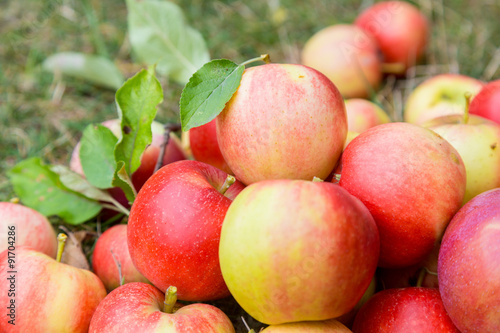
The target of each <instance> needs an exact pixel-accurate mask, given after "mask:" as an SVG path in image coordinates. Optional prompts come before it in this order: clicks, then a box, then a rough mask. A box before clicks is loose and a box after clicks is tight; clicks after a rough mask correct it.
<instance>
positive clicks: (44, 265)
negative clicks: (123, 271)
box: [0, 246, 106, 333]
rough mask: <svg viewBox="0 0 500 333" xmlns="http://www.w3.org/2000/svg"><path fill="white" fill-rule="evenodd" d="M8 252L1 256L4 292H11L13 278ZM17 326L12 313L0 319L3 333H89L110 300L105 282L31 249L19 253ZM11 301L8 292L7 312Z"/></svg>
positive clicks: (2, 298) (0, 279)
mask: <svg viewBox="0 0 500 333" xmlns="http://www.w3.org/2000/svg"><path fill="white" fill-rule="evenodd" d="M7 252H8V251H4V252H2V253H1V254H0V260H1V261H0V288H2V290H5V291H7V290H9V285H10V282H9V281H8V280H7V278H8V277H10V276H11V275H12V274H11V273H9V272H8V271H11V268H9V266H8V264H7ZM15 270H16V271H17V274H16V280H15V283H16V288H15V306H16V321H15V324H16V325H15V326H12V325H10V324H8V320H11V318H9V317H8V316H7V312H8V311H2V313H1V315H0V331H1V332H14V331H15V332H30V333H46V332H72V333H73V332H74V333H76V332H81V333H87V331H88V328H89V324H90V319H91V318H92V315H93V313H94V311H95V309H96V308H97V305H98V304H99V302H100V301H101V300H102V299H103V298H104V297H105V296H106V289H105V288H104V285H103V284H102V282H101V280H100V279H99V278H98V277H97V276H96V275H95V274H94V273H92V272H91V271H88V270H84V269H79V268H76V267H73V266H69V265H66V264H63V263H60V262H57V261H55V260H54V259H52V258H50V257H49V256H47V255H45V254H43V253H41V252H38V251H35V250H33V249H31V248H29V247H25V246H19V247H17V248H16V250H15ZM10 299H12V298H11V297H9V298H8V293H7V292H4V293H2V294H1V295H0V304H2V307H4V306H5V307H4V308H6V307H7V304H9V302H10Z"/></svg>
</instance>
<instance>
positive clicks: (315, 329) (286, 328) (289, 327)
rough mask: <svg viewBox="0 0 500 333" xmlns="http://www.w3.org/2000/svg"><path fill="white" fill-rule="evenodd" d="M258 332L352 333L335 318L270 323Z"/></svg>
mask: <svg viewBox="0 0 500 333" xmlns="http://www.w3.org/2000/svg"><path fill="white" fill-rule="evenodd" d="M260 333H352V331H351V330H350V329H348V328H347V327H345V326H344V324H342V323H340V322H339V321H337V320H335V319H329V320H324V321H304V322H298V323H286V324H279V325H271V326H268V327H266V328H265V329H263V330H262V331H260Z"/></svg>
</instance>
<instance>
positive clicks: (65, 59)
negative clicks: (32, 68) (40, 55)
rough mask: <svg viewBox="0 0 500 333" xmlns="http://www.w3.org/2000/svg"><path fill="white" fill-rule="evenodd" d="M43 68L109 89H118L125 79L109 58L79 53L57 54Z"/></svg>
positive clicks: (47, 60) (46, 60)
mask: <svg viewBox="0 0 500 333" xmlns="http://www.w3.org/2000/svg"><path fill="white" fill-rule="evenodd" d="M42 68H43V69H45V70H47V71H50V72H54V73H55V72H60V73H62V74H66V75H69V76H73V77H76V78H81V79H84V80H87V81H89V82H92V83H93V84H96V85H98V86H102V87H104V88H109V89H114V90H116V89H118V88H120V86H121V85H122V84H123V81H124V78H123V75H122V73H121V72H120V70H119V69H118V68H117V67H116V65H115V64H114V63H113V62H112V61H111V60H109V59H108V58H104V57H100V56H96V55H89V54H83V53H78V52H61V53H56V54H53V55H51V56H50V57H48V58H47V59H45V61H44V62H43V64H42Z"/></svg>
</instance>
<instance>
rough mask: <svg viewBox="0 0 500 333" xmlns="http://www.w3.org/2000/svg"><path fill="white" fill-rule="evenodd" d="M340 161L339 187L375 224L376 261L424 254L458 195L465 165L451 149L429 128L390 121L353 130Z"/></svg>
mask: <svg viewBox="0 0 500 333" xmlns="http://www.w3.org/2000/svg"><path fill="white" fill-rule="evenodd" d="M341 162H342V175H341V177H340V182H339V184H340V186H342V187H343V188H345V189H346V190H347V191H348V192H349V193H351V194H352V195H354V196H355V197H357V198H358V199H360V200H361V201H362V202H363V203H364V204H365V205H366V207H367V208H368V210H369V211H370V213H371V214H372V216H373V217H374V219H375V222H376V223H377V226H378V229H379V233H380V260H379V263H378V265H379V266H381V267H388V268H395V267H405V266H411V265H414V264H417V263H418V262H420V261H421V260H423V259H425V257H427V256H428V255H429V254H430V252H431V251H432V249H433V247H434V244H435V243H436V242H437V241H438V240H439V239H440V238H441V236H442V234H443V233H444V229H445V228H446V225H447V224H448V222H449V221H450V220H451V218H452V217H453V215H454V214H455V213H456V212H457V211H458V209H459V208H460V207H461V204H462V200H463V197H464V193H465V185H466V173H465V166H464V164H463V162H462V160H461V158H460V155H459V153H458V152H457V151H456V150H455V148H453V146H452V145H451V144H449V143H448V142H447V141H446V140H445V139H443V138H441V137H440V136H439V135H438V134H436V133H435V132H433V131H431V130H429V129H426V128H423V127H420V126H417V125H412V124H408V123H397V122H396V123H388V124H382V125H378V126H375V127H372V128H370V129H368V130H367V131H366V132H363V133H361V134H360V135H358V136H357V137H356V138H354V139H353V140H352V141H351V143H349V145H347V147H346V149H345V150H344V152H343V154H342V161H341Z"/></svg>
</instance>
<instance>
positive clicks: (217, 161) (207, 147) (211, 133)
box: [189, 119, 232, 174]
mask: <svg viewBox="0 0 500 333" xmlns="http://www.w3.org/2000/svg"><path fill="white" fill-rule="evenodd" d="M189 144H190V148H191V152H192V154H193V157H194V158H195V160H197V161H200V162H203V163H207V164H210V165H213V166H214V167H216V168H219V169H221V170H222V171H224V172H225V173H228V174H232V171H231V169H229V166H228V165H227V163H226V160H224V156H222V153H221V151H220V148H219V142H218V141H217V130H216V120H215V119H213V120H212V121H210V122H209V123H207V124H205V125H202V126H198V127H194V128H192V129H190V130H189Z"/></svg>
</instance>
